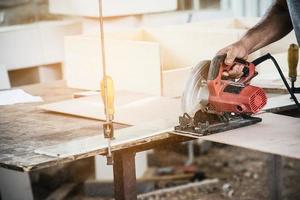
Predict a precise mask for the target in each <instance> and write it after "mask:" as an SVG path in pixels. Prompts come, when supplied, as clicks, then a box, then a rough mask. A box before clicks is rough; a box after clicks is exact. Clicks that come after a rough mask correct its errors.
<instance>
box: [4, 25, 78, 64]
mask: <svg viewBox="0 0 300 200" xmlns="http://www.w3.org/2000/svg"><path fill="white" fill-rule="evenodd" d="M80 33H81V24H80V22H78V21H74V20H68V21H49V22H38V23H33V24H26V25H15V26H9V27H1V28H0V44H1V45H0V52H1V54H0V63H1V64H3V65H5V66H6V67H7V70H12V69H20V68H26V67H32V66H37V65H43V64H53V63H59V62H62V61H63V60H64V48H63V39H64V36H66V35H74V34H80ZM29 47H30V48H29Z"/></svg>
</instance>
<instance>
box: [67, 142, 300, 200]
mask: <svg viewBox="0 0 300 200" xmlns="http://www.w3.org/2000/svg"><path fill="white" fill-rule="evenodd" d="M195 147H196V148H195V153H196V158H195V166H196V167H197V168H198V169H199V170H200V171H202V172H203V173H204V174H205V176H206V177H207V178H217V179H219V182H218V183H216V184H212V185H210V186H209V187H204V188H203V189H201V190H186V191H184V192H177V193H176V195H174V196H172V195H169V197H168V198H160V199H172V200H177V199H178V200H181V199H199V200H223V199H236V200H253V199H255V200H256V199H259V200H267V199H268V192H267V191H268V183H267V159H268V155H267V154H264V153H260V152H255V151H250V150H246V149H241V148H237V147H232V146H227V145H219V144H213V145H212V146H211V148H210V149H209V151H208V152H207V153H201V152H200V150H199V149H200V148H198V147H199V146H198V145H195ZM186 149H187V148H186V145H181V146H180V147H179V146H177V147H174V145H170V146H169V147H164V148H161V149H156V150H154V151H153V153H152V154H150V156H149V163H150V165H151V166H152V167H154V166H155V167H169V166H173V167H180V166H182V165H183V163H184V162H185V161H186V160H187V156H186ZM87 163H90V165H92V164H93V162H86V164H87ZM79 166H80V164H79ZM282 167H283V168H282V171H281V173H282V175H283V176H282V177H283V190H282V191H283V197H284V198H283V199H284V200H298V199H299V196H300V185H299V184H298V183H299V182H300V171H299V169H300V161H295V160H293V159H287V158H285V159H283V165H282ZM85 169H86V168H85ZM91 169H92V167H90V170H91ZM91 171H93V170H91ZM85 173H86V170H85ZM92 174H93V173H92V172H91V173H90V175H89V176H91V175H92ZM187 181H188V180H187ZM187 181H185V182H187ZM176 184H177V185H178V182H177V183H176ZM179 184H180V183H179ZM170 185H174V182H173V183H172V181H169V183H166V182H165V181H158V182H157V183H156V187H157V188H164V187H165V186H170ZM67 199H75V200H106V199H109V198H100V197H97V198H96V197H88V196H86V195H85V194H84V192H83V188H82V187H79V188H78V189H76V190H74V192H71V193H70V194H69V195H68V197H67ZM149 200H150V198H149Z"/></svg>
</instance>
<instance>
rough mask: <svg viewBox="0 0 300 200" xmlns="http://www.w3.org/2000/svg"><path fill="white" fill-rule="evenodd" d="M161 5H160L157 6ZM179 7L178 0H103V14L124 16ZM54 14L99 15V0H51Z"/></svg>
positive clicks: (50, 4) (51, 8)
mask: <svg viewBox="0 0 300 200" xmlns="http://www.w3.org/2000/svg"><path fill="white" fill-rule="evenodd" d="M157 5H159V6H157ZM176 9H177V0H164V1H159V0H126V1H123V0H103V16H104V17H112V16H124V15H136V14H143V13H152V12H163V11H171V10H176ZM49 10H50V12H51V13H53V14H62V15H75V16H85V17H99V6H98V0H49Z"/></svg>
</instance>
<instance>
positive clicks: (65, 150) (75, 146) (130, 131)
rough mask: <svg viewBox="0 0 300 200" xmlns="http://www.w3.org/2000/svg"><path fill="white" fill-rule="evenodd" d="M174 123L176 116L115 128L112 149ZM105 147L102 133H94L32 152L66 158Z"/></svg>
mask: <svg viewBox="0 0 300 200" xmlns="http://www.w3.org/2000/svg"><path fill="white" fill-rule="evenodd" d="M176 124H177V117H174V118H173V119H172V118H171V119H157V120H155V121H150V122H144V123H142V124H139V125H136V126H132V127H129V128H123V129H119V130H115V139H114V140H112V142H111V145H112V151H117V150H119V147H120V146H123V147H125V146H126V145H128V144H129V143H131V142H137V143H141V142H142V141H147V140H148V139H150V138H151V137H154V136H158V135H162V134H163V133H166V132H169V131H172V130H173V127H174V126H175V125H176ZM106 148H107V141H106V139H104V137H103V135H96V136H93V137H87V138H84V139H78V140H73V141H70V142H66V143H62V144H61V145H53V146H45V147H42V148H39V149H36V150H35V151H34V152H35V153H37V154H42V155H47V156H51V157H56V158H66V157H70V156H77V155H80V154H86V153H89V152H95V151H99V150H106Z"/></svg>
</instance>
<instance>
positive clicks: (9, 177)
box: [0, 167, 33, 200]
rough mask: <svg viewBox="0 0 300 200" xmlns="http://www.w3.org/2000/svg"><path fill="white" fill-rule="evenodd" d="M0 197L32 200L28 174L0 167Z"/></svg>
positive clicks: (11, 199) (12, 199)
mask: <svg viewBox="0 0 300 200" xmlns="http://www.w3.org/2000/svg"><path fill="white" fill-rule="evenodd" d="M0 195H1V196H0V199H2V200H19V199H28V200H33V194H32V189H31V182H30V177H29V174H28V173H26V172H19V171H14V170H10V169H5V168H1V167H0Z"/></svg>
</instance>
